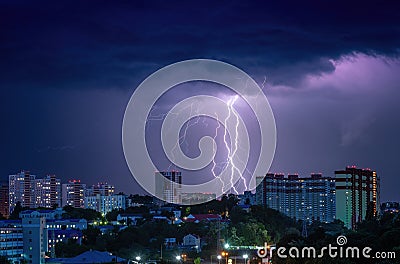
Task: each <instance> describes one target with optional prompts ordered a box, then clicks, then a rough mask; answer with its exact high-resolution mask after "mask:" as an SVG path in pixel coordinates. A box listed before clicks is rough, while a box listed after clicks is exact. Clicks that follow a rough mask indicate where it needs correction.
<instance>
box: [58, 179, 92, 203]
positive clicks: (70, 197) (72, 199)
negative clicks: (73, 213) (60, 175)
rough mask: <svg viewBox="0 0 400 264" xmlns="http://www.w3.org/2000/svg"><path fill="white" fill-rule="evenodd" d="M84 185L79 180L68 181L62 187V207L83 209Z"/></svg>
mask: <svg viewBox="0 0 400 264" xmlns="http://www.w3.org/2000/svg"><path fill="white" fill-rule="evenodd" d="M85 190H86V184H83V183H81V181H80V180H70V181H69V182H68V183H65V184H63V185H62V206H63V207H64V206H65V205H70V206H72V207H75V208H84V207H85Z"/></svg>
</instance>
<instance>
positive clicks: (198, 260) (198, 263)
mask: <svg viewBox="0 0 400 264" xmlns="http://www.w3.org/2000/svg"><path fill="white" fill-rule="evenodd" d="M193 263H194V264H200V263H201V258H200V257H197V258H195V259H194V260H193Z"/></svg>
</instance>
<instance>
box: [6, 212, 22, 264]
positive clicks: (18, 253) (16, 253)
mask: <svg viewBox="0 0 400 264" xmlns="http://www.w3.org/2000/svg"><path fill="white" fill-rule="evenodd" d="M23 246H24V244H23V234H22V227H21V221H18V220H16V221H15V220H3V221H0V256H4V257H6V258H7V259H8V260H9V261H11V262H16V263H18V262H19V261H20V260H21V259H22V256H23Z"/></svg>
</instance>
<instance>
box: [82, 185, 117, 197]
mask: <svg viewBox="0 0 400 264" xmlns="http://www.w3.org/2000/svg"><path fill="white" fill-rule="evenodd" d="M114 192H115V187H114V185H111V184H108V183H102V182H99V183H97V184H95V185H92V186H91V187H89V188H87V190H86V196H95V195H97V194H100V195H104V196H108V195H113V194H114Z"/></svg>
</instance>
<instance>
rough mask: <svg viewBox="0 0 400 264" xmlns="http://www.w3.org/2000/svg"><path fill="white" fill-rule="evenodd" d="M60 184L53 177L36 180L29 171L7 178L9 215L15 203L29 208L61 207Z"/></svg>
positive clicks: (58, 180)
mask: <svg viewBox="0 0 400 264" xmlns="http://www.w3.org/2000/svg"><path fill="white" fill-rule="evenodd" d="M60 182H61V181H60V179H57V178H56V176H55V175H47V176H46V177H45V178H43V179H36V176H35V175H31V174H30V173H29V171H21V172H20V173H17V174H15V175H10V176H9V178H8V187H9V202H10V203H9V211H10V213H11V212H12V211H13V210H14V207H15V206H16V204H17V202H20V203H21V206H23V207H29V208H37V207H45V208H51V207H53V206H54V205H57V206H61V187H60Z"/></svg>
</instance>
